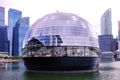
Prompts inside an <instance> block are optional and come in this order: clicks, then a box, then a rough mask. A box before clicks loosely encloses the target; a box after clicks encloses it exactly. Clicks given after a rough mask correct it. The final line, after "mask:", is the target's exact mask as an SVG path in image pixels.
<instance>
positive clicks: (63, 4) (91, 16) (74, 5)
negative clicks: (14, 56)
mask: <svg viewBox="0 0 120 80" xmlns="http://www.w3.org/2000/svg"><path fill="white" fill-rule="evenodd" d="M0 2H1V3H0V6H2V7H5V9H6V11H8V9H9V8H13V9H17V10H20V11H22V12H23V17H24V16H30V21H31V22H30V25H31V24H33V23H34V22H35V21H36V20H37V19H39V18H40V17H42V16H44V15H46V14H49V13H54V12H56V11H57V10H58V11H60V12H68V13H74V14H77V15H79V16H81V17H82V18H84V19H86V20H87V21H88V22H89V23H90V24H91V25H92V26H93V28H95V30H96V31H97V33H98V34H100V18H101V16H102V15H103V13H104V12H105V11H106V10H107V9H108V8H111V9H112V30H113V31H112V32H113V35H114V37H116V36H117V35H118V21H119V20H120V12H119V11H118V10H119V9H118V7H119V2H118V0H117V1H113V0H111V1H109V0H105V1H100V0H91V1H88V0H84V1H82V0H79V1H75V0H71V1H69V2H68V1H67V0H66V1H65V0H57V1H56V0H51V1H49V0H44V1H42V0H39V1H34V0H31V1H29V0H24V1H23V0H20V1H16V0H10V1H9V0H0ZM21 4H22V5H21ZM26 4H27V5H26ZM34 4H35V5H34ZM106 4H107V5H106ZM114 4H115V5H114ZM86 5H87V6H86ZM38 7H39V8H38ZM38 10H39V11H38ZM6 13H7V12H6ZM6 18H7V15H6ZM6 20H7V19H6ZM5 24H7V21H6V23H5Z"/></svg>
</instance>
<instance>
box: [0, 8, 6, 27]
mask: <svg viewBox="0 0 120 80" xmlns="http://www.w3.org/2000/svg"><path fill="white" fill-rule="evenodd" d="M0 26H5V8H4V7H0Z"/></svg>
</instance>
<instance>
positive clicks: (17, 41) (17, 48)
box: [12, 17, 29, 56]
mask: <svg viewBox="0 0 120 80" xmlns="http://www.w3.org/2000/svg"><path fill="white" fill-rule="evenodd" d="M28 28H29V17H24V18H21V19H19V20H18V21H17V23H16V25H15V27H14V28H13V48H12V51H13V52H12V55H13V56H22V43H23V39H24V37H25V34H26V31H27V30H28Z"/></svg>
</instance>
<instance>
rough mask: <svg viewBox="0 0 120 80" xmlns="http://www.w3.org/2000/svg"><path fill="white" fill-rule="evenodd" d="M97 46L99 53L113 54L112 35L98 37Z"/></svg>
mask: <svg viewBox="0 0 120 80" xmlns="http://www.w3.org/2000/svg"><path fill="white" fill-rule="evenodd" d="M99 46H100V51H101V52H106V51H111V52H113V36H112V35H100V36H99Z"/></svg>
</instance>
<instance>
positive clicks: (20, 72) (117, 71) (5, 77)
mask: <svg viewBox="0 0 120 80" xmlns="http://www.w3.org/2000/svg"><path fill="white" fill-rule="evenodd" d="M0 80H120V61H116V62H111V63H100V68H99V71H98V72H93V73H76V74H75V73H74V74H73V73H72V74H60V73H59V74H55V73H52V74H50V73H49V74H45V73H35V72H26V69H25V66H24V64H23V62H19V63H9V64H0Z"/></svg>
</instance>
